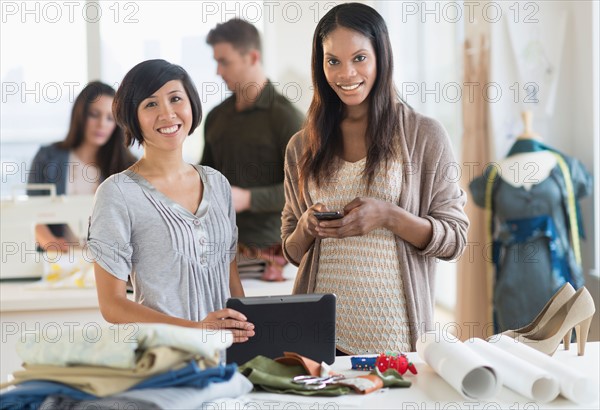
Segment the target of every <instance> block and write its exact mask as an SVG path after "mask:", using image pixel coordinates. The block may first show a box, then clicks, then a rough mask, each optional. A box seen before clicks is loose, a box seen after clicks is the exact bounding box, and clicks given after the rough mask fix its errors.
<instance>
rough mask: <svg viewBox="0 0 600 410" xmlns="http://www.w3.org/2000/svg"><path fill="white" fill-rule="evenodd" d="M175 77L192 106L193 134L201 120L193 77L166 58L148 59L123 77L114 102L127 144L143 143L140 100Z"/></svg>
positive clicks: (116, 114) (198, 99) (115, 114)
mask: <svg viewBox="0 0 600 410" xmlns="http://www.w3.org/2000/svg"><path fill="white" fill-rule="evenodd" d="M172 80H179V81H181V83H182V84H183V88H184V90H185V92H186V94H187V96H188V98H189V99H190V104H191V106H192V128H191V129H190V134H191V133H192V132H194V130H195V129H196V127H198V125H199V124H200V121H201V120H202V105H201V104H200V96H199V95H198V91H197V90H196V86H195V85H194V82H193V81H192V79H191V77H190V76H189V74H188V73H187V71H185V70H184V69H183V68H182V67H180V66H178V65H176V64H171V63H169V62H168V61H165V60H147V61H143V62H141V63H139V64H137V65H136V66H135V67H133V68H132V69H131V70H129V72H128V73H127V74H125V78H123V82H122V83H121V86H120V87H119V89H118V90H117V94H116V96H115V100H114V101H113V113H114V116H115V120H116V121H117V124H119V125H120V126H121V127H123V129H124V130H125V139H126V144H127V145H133V143H134V141H137V142H138V144H140V145H141V144H142V143H143V142H144V136H143V135H142V130H141V128H140V122H139V119H138V114H137V110H138V107H139V105H140V103H141V102H142V101H143V100H145V99H146V98H148V97H150V96H151V95H152V94H153V93H154V92H156V90H158V89H159V88H160V87H162V86H163V85H165V84H166V83H168V82H169V81H172Z"/></svg>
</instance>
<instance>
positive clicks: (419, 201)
mask: <svg viewBox="0 0 600 410" xmlns="http://www.w3.org/2000/svg"><path fill="white" fill-rule="evenodd" d="M392 74H393V59H392V51H391V45H390V39H389V35H388V31H387V27H386V25H385V22H384V20H383V18H382V17H381V15H379V13H377V12H376V11H375V10H374V9H373V8H371V7H369V6H366V5H363V4H359V3H346V4H341V5H338V6H336V7H334V8H332V9H331V10H330V11H329V12H328V13H327V14H326V15H325V16H324V17H323V18H322V19H321V21H319V23H318V25H317V27H316V29H315V34H314V38H313V53H312V78H313V87H314V95H313V100H312V103H311V106H310V109H309V112H308V117H307V125H306V128H305V129H304V130H302V131H300V132H299V133H297V134H296V135H295V136H294V137H293V138H292V140H291V141H290V143H289V144H288V147H287V151H286V166H285V194H286V205H285V208H284V211H283V215H282V222H283V226H282V239H283V243H284V253H285V255H286V258H287V259H288V260H289V261H290V262H292V263H294V264H296V265H299V266H300V268H299V271H298V276H297V278H296V283H295V286H294V293H310V292H317V293H335V294H336V295H337V297H338V303H337V318H336V332H337V336H338V342H337V347H338V350H339V352H340V353H341V354H343V353H347V354H364V353H381V352H385V351H407V350H414V348H415V341H416V340H417V337H418V335H419V332H421V331H423V330H426V329H429V328H431V327H432V324H433V297H434V275H435V265H436V258H440V259H454V258H457V257H458V256H459V255H460V254H461V253H462V252H463V250H464V247H465V245H466V241H467V239H466V234H467V227H468V220H467V217H466V215H465V213H464V211H463V207H464V205H465V201H466V195H465V193H464V192H463V191H462V190H461V189H460V188H459V187H458V185H457V184H456V183H455V182H454V181H451V180H449V179H448V178H445V177H444V174H443V170H444V169H445V165H446V164H451V163H453V162H454V157H453V154H452V149H451V146H450V142H449V139H448V137H447V135H446V132H445V130H444V129H443V127H442V126H441V125H440V124H439V123H438V122H437V121H435V120H433V119H431V118H427V117H425V116H423V115H420V114H418V113H417V112H415V111H414V110H413V109H412V108H411V107H410V106H408V105H407V104H406V103H404V102H403V101H402V100H401V99H400V98H399V96H398V94H397V92H396V88H395V86H394V83H393V79H392V78H393V77H392ZM325 210H329V211H341V212H342V213H343V215H344V216H343V218H341V219H337V220H332V221H322V220H321V221H320V220H318V219H317V218H316V216H315V212H316V211H325Z"/></svg>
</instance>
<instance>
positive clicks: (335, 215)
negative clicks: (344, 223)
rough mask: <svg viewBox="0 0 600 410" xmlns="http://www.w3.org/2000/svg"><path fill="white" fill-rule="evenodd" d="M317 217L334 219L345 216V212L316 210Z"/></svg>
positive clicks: (328, 219) (327, 219)
mask: <svg viewBox="0 0 600 410" xmlns="http://www.w3.org/2000/svg"><path fill="white" fill-rule="evenodd" d="M314 214H315V217H316V218H317V219H318V220H319V221H332V220H334V219H341V218H343V217H344V214H343V213H341V212H340V211H335V212H314Z"/></svg>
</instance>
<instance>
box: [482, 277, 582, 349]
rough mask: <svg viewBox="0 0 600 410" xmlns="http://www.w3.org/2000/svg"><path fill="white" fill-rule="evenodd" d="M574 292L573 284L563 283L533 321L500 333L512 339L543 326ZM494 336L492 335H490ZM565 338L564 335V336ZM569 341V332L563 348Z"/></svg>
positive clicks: (567, 345) (566, 347) (567, 346)
mask: <svg viewBox="0 0 600 410" xmlns="http://www.w3.org/2000/svg"><path fill="white" fill-rule="evenodd" d="M574 294H575V289H573V286H571V284H570V283H569V282H567V283H565V284H564V285H562V287H561V288H560V289H559V290H558V291H556V293H555V294H554V295H553V296H552V297H551V298H550V300H549V301H548V302H547V303H546V305H545V306H544V308H543V309H542V311H541V312H540V313H538V315H537V316H536V317H535V319H533V321H532V322H531V323H530V324H528V325H526V326H523V327H521V328H519V329H515V330H506V331H504V332H502V333H501V334H502V335H504V336H508V337H512V338H513V339H514V338H516V337H517V336H518V335H519V334H524V333H529V332H532V331H534V330H536V329H538V328H540V327H543V326H544V325H545V324H546V322H548V320H549V319H550V318H551V317H552V316H554V314H555V313H556V311H557V310H558V309H559V308H560V307H561V306H562V305H564V304H565V303H567V301H568V300H569V299H570V298H571V296H573V295H574ZM492 337H494V336H492ZM565 339H566V336H565ZM570 342H571V334H570V333H569V341H568V342H565V349H568V348H569V344H570Z"/></svg>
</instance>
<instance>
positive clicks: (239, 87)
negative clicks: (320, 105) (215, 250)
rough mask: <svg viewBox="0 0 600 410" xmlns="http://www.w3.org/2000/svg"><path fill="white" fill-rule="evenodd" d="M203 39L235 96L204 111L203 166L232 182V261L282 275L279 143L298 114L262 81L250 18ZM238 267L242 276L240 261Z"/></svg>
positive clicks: (296, 125)
mask: <svg viewBox="0 0 600 410" xmlns="http://www.w3.org/2000/svg"><path fill="white" fill-rule="evenodd" d="M206 42H207V43H208V44H209V45H211V46H212V48H213V56H214V59H215V60H216V62H217V74H218V75H220V76H221V77H222V78H223V81H224V82H225V83H226V84H227V87H228V88H229V90H230V91H232V92H233V95H232V96H231V97H229V98H227V99H226V100H225V101H223V102H222V103H221V104H219V105H218V106H217V107H215V108H214V109H213V110H212V111H211V112H210V113H209V114H208V115H207V117H206V123H205V128H204V138H205V144H204V153H203V155H202V160H201V164H202V165H208V166H210V167H212V168H215V169H216V170H218V171H220V172H221V173H223V175H225V177H227V179H228V180H229V183H230V184H231V191H232V197H233V204H234V207H235V211H236V213H237V225H238V229H239V238H238V243H239V252H238V256H239V257H240V259H238V261H246V262H247V261H248V260H250V261H251V262H254V263H250V264H248V266H253V268H248V269H249V270H253V269H255V270H256V271H259V272H261V278H262V279H263V280H269V281H277V280H283V279H284V278H283V275H282V272H283V266H284V265H285V263H286V261H285V258H283V252H282V250H281V211H282V210H283V206H284V203H285V196H284V191H283V179H284V174H283V165H284V157H285V148H286V146H287V143H288V141H289V140H290V138H291V137H292V135H294V134H295V133H296V132H297V131H298V130H300V128H301V127H302V123H303V121H304V116H303V115H302V114H301V113H300V111H299V110H298V109H297V108H296V107H294V106H293V105H292V103H291V102H290V101H288V100H287V99H286V98H285V97H283V96H282V95H281V94H280V93H279V92H277V91H276V90H275V88H274V86H273V84H272V83H271V82H270V81H269V80H268V79H267V77H266V75H265V73H264V70H263V66H262V62H261V57H262V55H261V54H262V49H261V40H260V35H259V33H258V30H257V29H256V28H255V27H254V26H253V25H252V24H250V23H248V22H246V21H244V20H240V19H232V20H229V21H227V22H226V23H222V24H218V25H217V26H216V27H215V28H214V29H212V30H211V31H210V32H209V33H208V37H207V39H206ZM239 265H240V273H241V274H242V276H243V275H244V271H245V269H244V263H240V264H239ZM256 266H259V267H258V268H256Z"/></svg>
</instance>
